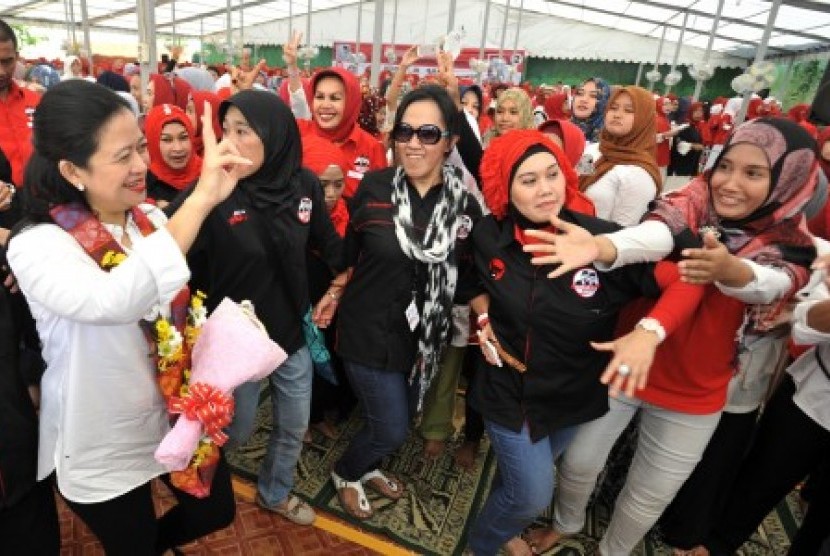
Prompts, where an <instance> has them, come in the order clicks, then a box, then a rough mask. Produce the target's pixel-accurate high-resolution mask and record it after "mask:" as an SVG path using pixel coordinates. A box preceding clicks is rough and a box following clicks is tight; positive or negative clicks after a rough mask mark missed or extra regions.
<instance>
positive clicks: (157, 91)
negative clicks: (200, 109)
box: [142, 73, 193, 112]
mask: <svg viewBox="0 0 830 556" xmlns="http://www.w3.org/2000/svg"><path fill="white" fill-rule="evenodd" d="M192 90H193V88H192V87H191V86H190V83H188V82H187V81H185V80H184V79H181V78H179V77H176V76H174V75H170V76H164V75H159V74H157V73H153V74H150V82H149V83H148V84H147V91H146V93H145V94H144V95H143V98H142V102H143V108H144V112H149V111H150V109H151V108H152V107H154V106H158V105H160V104H172V105H174V106H178V107H179V108H181V109H182V110H186V109H187V99H188V98H190V92H191V91H192Z"/></svg>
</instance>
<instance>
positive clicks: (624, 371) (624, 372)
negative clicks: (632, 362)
mask: <svg viewBox="0 0 830 556" xmlns="http://www.w3.org/2000/svg"><path fill="white" fill-rule="evenodd" d="M617 374H619V375H620V376H628V375H630V374H631V367H629V366H628V365H626V364H625V363H623V364H621V365H620V366H619V367H617Z"/></svg>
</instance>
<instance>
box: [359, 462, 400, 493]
mask: <svg viewBox="0 0 830 556" xmlns="http://www.w3.org/2000/svg"><path fill="white" fill-rule="evenodd" d="M374 479H380V480H381V481H382V482H383V484H384V485H386V488H388V489H389V491H390V492H393V493H394V496H388V495H387V494H386V493H384V492H381V491H380V489H378V488H377V487H376V486H374V485H373V484H372V483H371V482H369V481H372V480H374ZM360 482H361V483H365V484H366V485H367V486H368V487H370V488H371V489H372V490H374V491H375V492H377V493H378V494H380V495H382V496H386V497H387V498H390V499H392V500H398V499H400V498H401V497H402V496H403V491H404V489H403V483H402V482H399V481H395V480H392V479H390V478H389V477H388V476H387V475H386V474H385V473H384V472H383V471H381V470H380V469H375V470H374V471H369V472H368V473H366V474H365V475H363V476H362V477H361V478H360Z"/></svg>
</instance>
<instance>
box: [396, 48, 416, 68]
mask: <svg viewBox="0 0 830 556" xmlns="http://www.w3.org/2000/svg"><path fill="white" fill-rule="evenodd" d="M417 61H418V45H412V46H410V47H409V48H408V49H407V51H406V52H404V53H403V56H401V63H400V65H401V67H404V68H408V67H409V66H411V65H412V64H414V63H415V62H417Z"/></svg>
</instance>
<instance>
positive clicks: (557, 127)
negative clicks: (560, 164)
mask: <svg viewBox="0 0 830 556" xmlns="http://www.w3.org/2000/svg"><path fill="white" fill-rule="evenodd" d="M539 131H541V132H542V133H555V134H556V135H558V136H559V138H560V139H561V140H562V149H563V150H564V151H565V156H567V157H568V162H570V163H571V167H572V168H576V165H577V164H579V160H580V159H581V158H582V153H583V152H585V134H584V133H582V130H581V129H580V128H579V126H578V125H576V124H575V123H573V122H571V121H570V120H548V121H546V122H544V123H542V124H540V125H539Z"/></svg>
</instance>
